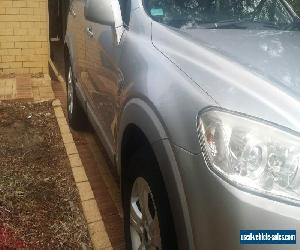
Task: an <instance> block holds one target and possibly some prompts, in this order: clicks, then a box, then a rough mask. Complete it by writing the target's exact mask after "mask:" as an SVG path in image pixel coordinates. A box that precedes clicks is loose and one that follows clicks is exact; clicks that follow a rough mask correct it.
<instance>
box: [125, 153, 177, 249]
mask: <svg viewBox="0 0 300 250" xmlns="http://www.w3.org/2000/svg"><path fill="white" fill-rule="evenodd" d="M139 177H142V178H144V179H145V180H146V182H147V183H148V186H149V187H150V190H151V193H152V195H153V199H154V204H155V207H156V210H157V217H158V221H159V228H160V239H161V247H162V249H164V250H165V249H166V250H168V249H170V250H176V249H177V242H176V233H175V229H174V223H173V219H172V214H171V209H170V204H169V200H168V195H167V192H166V189H165V185H164V182H163V178H162V176H161V173H160V169H159V166H158V163H157V162H156V160H155V157H154V155H153V153H152V151H151V150H150V149H144V150H141V151H139V152H137V153H136V154H135V155H134V156H133V157H132V158H131V159H130V163H129V166H128V169H127V170H126V172H125V174H124V178H123V180H122V196H123V206H124V232H125V241H126V248H127V249H128V250H130V249H133V248H132V242H131V233H130V206H131V192H132V189H133V185H134V182H135V181H136V180H137V178H139ZM134 250H135V249H134Z"/></svg>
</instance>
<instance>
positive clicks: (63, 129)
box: [59, 125, 71, 134]
mask: <svg viewBox="0 0 300 250" xmlns="http://www.w3.org/2000/svg"><path fill="white" fill-rule="evenodd" d="M59 128H60V132H61V133H62V134H68V133H71V132H70V128H69V126H68V125H62V126H59Z"/></svg>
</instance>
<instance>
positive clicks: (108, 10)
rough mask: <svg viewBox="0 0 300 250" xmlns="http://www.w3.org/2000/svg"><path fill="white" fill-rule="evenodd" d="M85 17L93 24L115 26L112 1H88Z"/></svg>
mask: <svg viewBox="0 0 300 250" xmlns="http://www.w3.org/2000/svg"><path fill="white" fill-rule="evenodd" d="M84 15H85V18H86V19H87V20H89V21H91V22H95V23H99V24H104V25H109V26H113V27H114V26H115V20H114V13H113V9H112V1H111V0H86V3H85V8H84Z"/></svg>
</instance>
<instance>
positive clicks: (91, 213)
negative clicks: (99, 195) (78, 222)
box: [82, 199, 101, 223]
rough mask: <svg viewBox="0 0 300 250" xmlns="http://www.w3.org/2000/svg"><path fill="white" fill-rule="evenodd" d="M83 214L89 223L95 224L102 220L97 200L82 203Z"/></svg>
mask: <svg viewBox="0 0 300 250" xmlns="http://www.w3.org/2000/svg"><path fill="white" fill-rule="evenodd" d="M82 208H83V213H84V215H85V218H86V220H87V223H93V222H96V221H100V220H101V215H100V213H99V210H98V205H97V202H96V200H95V199H92V200H88V201H83V202H82Z"/></svg>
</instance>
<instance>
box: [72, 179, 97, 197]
mask: <svg viewBox="0 0 300 250" xmlns="http://www.w3.org/2000/svg"><path fill="white" fill-rule="evenodd" d="M76 185H77V188H78V191H79V195H80V198H81V200H82V201H87V200H91V199H94V194H93V191H92V188H91V185H90V183H88V182H80V183H77V184H76Z"/></svg>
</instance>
